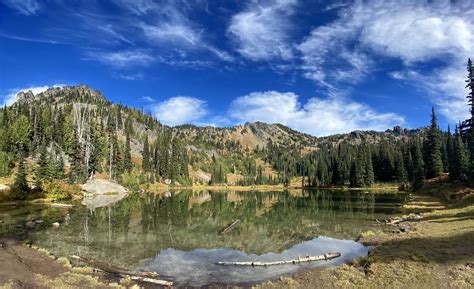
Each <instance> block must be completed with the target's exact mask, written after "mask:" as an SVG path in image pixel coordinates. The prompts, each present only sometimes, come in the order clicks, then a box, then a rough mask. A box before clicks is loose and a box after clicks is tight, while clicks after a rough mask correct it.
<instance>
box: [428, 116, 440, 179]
mask: <svg viewBox="0 0 474 289" xmlns="http://www.w3.org/2000/svg"><path fill="white" fill-rule="evenodd" d="M426 146H427V147H426V152H427V158H426V163H425V170H426V177H427V178H433V177H437V176H439V175H440V174H441V173H442V172H443V161H442V159H441V136H440V133H439V128H438V119H437V117H436V113H435V110H434V107H433V108H432V109H431V126H430V129H429V131H428V136H427V141H426Z"/></svg>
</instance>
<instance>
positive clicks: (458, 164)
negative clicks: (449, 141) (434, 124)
mask: <svg viewBox="0 0 474 289" xmlns="http://www.w3.org/2000/svg"><path fill="white" fill-rule="evenodd" d="M453 147H454V148H453V161H452V163H451V165H450V169H449V178H450V180H452V181H457V180H463V179H466V173H467V169H468V157H467V152H466V148H465V147H464V143H463V141H462V138H461V133H460V132H459V130H458V129H456V131H455V135H454V145H453Z"/></svg>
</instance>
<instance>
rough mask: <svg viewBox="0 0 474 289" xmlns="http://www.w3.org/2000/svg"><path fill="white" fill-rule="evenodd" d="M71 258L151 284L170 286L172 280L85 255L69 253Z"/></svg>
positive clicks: (110, 272) (123, 276)
mask: <svg viewBox="0 0 474 289" xmlns="http://www.w3.org/2000/svg"><path fill="white" fill-rule="evenodd" d="M71 258H72V259H75V260H78V261H81V262H83V263H85V264H87V265H89V266H91V267H94V268H95V269H98V270H100V271H103V272H106V273H109V274H114V275H117V276H119V277H121V278H130V279H132V280H135V281H142V282H147V283H153V284H159V285H162V286H172V285H173V282H171V281H167V280H160V279H157V277H158V276H159V274H158V273H156V272H131V271H127V270H125V269H123V268H120V267H117V266H113V265H110V264H108V263H105V262H102V261H99V260H96V259H92V258H87V257H80V256H76V255H71Z"/></svg>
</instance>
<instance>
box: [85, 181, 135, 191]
mask: <svg viewBox="0 0 474 289" xmlns="http://www.w3.org/2000/svg"><path fill="white" fill-rule="evenodd" d="M82 190H83V191H84V192H86V193H89V194H94V195H103V194H114V193H115V194H126V193H127V189H126V188H124V187H123V186H121V185H119V184H117V183H116V182H113V181H109V180H103V179H94V180H88V181H87V182H86V183H85V184H83V185H82Z"/></svg>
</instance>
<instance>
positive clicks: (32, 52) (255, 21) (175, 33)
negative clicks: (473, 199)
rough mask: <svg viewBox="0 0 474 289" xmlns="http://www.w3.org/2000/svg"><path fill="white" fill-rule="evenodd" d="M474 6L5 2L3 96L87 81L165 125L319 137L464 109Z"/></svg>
mask: <svg viewBox="0 0 474 289" xmlns="http://www.w3.org/2000/svg"><path fill="white" fill-rule="evenodd" d="M473 16H474V3H472V2H471V1H468V0H464V1H456V2H455V3H449V1H427V2H423V1H404V0H401V1H390V0H388V1H375V0H374V1H371V0H366V1H358V0H357V1H322V0H321V1H316V0H312V1H310V0H262V1H259V0H248V1H226V0H215V1H211V0H187V1H185V0H169V1H167V0H161V1H152V0H117V1H113V2H112V1H99V0H82V1H81V0H74V1H65V0H48V1H39V0H0V102H2V103H6V104H11V103H12V102H13V101H14V99H15V95H16V93H17V92H18V91H22V90H25V89H31V90H33V91H34V92H36V93H38V92H41V91H43V90H45V89H47V88H48V87H51V86H62V85H77V84H87V85H89V86H91V87H92V88H95V89H98V90H100V91H101V92H102V93H103V94H104V95H106V96H107V97H108V98H109V99H111V100H112V101H115V102H122V103H124V104H126V105H131V106H134V107H143V108H144V109H145V110H147V111H149V112H151V113H152V114H154V115H156V117H157V118H158V119H159V120H160V121H162V122H163V123H166V124H169V125H178V124H183V123H193V124H197V125H214V126H231V125H235V124H240V123H244V122H246V121H264V122H269V123H282V124H285V125H288V126H290V127H292V128H294V129H296V130H300V131H304V132H307V133H310V134H313V135H316V136H322V135H329V134H334V133H343V132H349V131H352V130H357V129H375V130H385V129H387V128H391V127H393V126H394V125H401V126H403V127H410V128H414V127H418V126H423V125H427V124H428V122H429V119H430V117H429V114H430V110H431V106H435V108H436V110H437V112H438V114H439V118H440V124H441V126H442V127H443V128H445V127H446V126H447V124H448V123H450V124H451V125H453V124H454V123H456V122H457V121H459V120H462V119H465V118H467V116H468V114H469V111H468V108H467V104H466V101H465V95H466V94H467V92H466V90H465V88H464V79H465V76H466V71H465V63H466V60H467V58H468V57H470V56H472V50H473V43H474V39H473V31H474V17H473Z"/></svg>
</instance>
